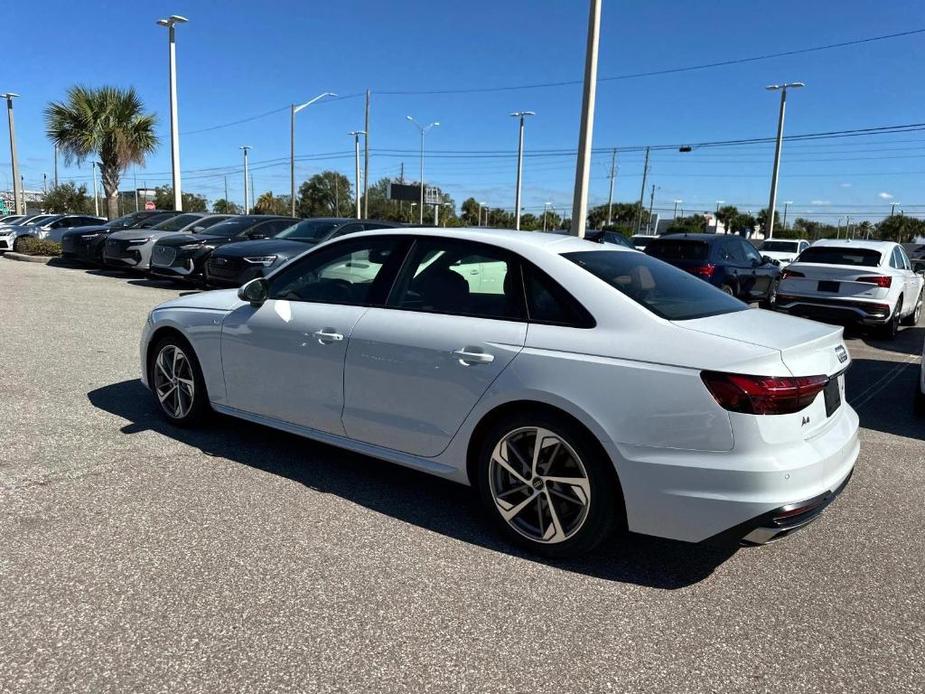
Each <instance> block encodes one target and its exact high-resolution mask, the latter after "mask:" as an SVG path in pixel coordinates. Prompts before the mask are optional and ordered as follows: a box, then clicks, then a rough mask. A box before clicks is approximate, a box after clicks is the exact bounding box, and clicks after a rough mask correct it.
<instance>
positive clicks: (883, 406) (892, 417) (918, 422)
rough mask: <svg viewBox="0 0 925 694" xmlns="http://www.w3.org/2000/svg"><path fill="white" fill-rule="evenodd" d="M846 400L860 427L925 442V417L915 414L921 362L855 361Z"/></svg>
mask: <svg viewBox="0 0 925 694" xmlns="http://www.w3.org/2000/svg"><path fill="white" fill-rule="evenodd" d="M850 373H851V377H850V378H849V379H848V382H847V390H846V393H845V395H846V397H847V398H848V402H849V403H851V406H852V407H853V408H854V409H855V410H856V411H857V413H858V417H859V418H860V420H861V426H862V427H864V428H865V429H872V430H875V431H882V432H884V433H887V434H895V435H896V436H903V437H905V438H910V439H919V440H922V441H925V415H923V414H921V413H919V412H917V411H916V392H917V389H918V385H919V362H918V361H891V360H882V359H854V360H853V361H852V362H851V372H850Z"/></svg>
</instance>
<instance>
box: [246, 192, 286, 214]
mask: <svg viewBox="0 0 925 694" xmlns="http://www.w3.org/2000/svg"><path fill="white" fill-rule="evenodd" d="M291 211H292V210H291V209H290V206H289V196H288V195H285V196H282V195H280V196H277V195H273V191H267V192H266V193H264V194H263V195H261V196H260V197H259V198H257V202H255V203H254V214H280V215H288V214H289V213H290V212H291Z"/></svg>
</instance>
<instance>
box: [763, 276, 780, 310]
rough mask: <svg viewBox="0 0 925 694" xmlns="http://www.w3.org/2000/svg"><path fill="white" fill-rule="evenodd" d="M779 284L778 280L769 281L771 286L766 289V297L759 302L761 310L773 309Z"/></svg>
mask: <svg viewBox="0 0 925 694" xmlns="http://www.w3.org/2000/svg"><path fill="white" fill-rule="evenodd" d="M779 284H780V281H779V280H771V286H770V287H768V295H767V296H766V297H765V298H764V299H762V300H761V302H760V306H761V308H766V309H768V310H769V311H771V310H773V309H774V304H776V303H777V286H778V285H779Z"/></svg>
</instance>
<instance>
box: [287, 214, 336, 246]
mask: <svg viewBox="0 0 925 694" xmlns="http://www.w3.org/2000/svg"><path fill="white" fill-rule="evenodd" d="M342 225H343V222H340V221H331V220H328V221H323V220H320V219H306V220H305V221H304V222H298V223H297V224H293V225H292V226H291V227H289V228H287V229H283V230H282V231H281V232H279V233H278V234H277V235H276V238H278V239H289V240H290V241H321V240H322V239H324V238H327V236H328V234H330V233H331V232H332V231H334V230H335V229H336V228H337V227H339V226H342Z"/></svg>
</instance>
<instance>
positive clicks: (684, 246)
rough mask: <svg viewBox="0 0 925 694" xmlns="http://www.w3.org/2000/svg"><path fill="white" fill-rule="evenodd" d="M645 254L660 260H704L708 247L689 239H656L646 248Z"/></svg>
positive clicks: (702, 242)
mask: <svg viewBox="0 0 925 694" xmlns="http://www.w3.org/2000/svg"><path fill="white" fill-rule="evenodd" d="M646 253H647V254H648V255H651V256H652V257H653V258H660V259H662V260H668V261H672V260H706V259H707V257H708V256H709V255H710V245H709V244H708V243H707V242H706V241H693V240H690V239H658V240H657V241H652V242H651V243H649V245H648V246H646Z"/></svg>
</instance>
